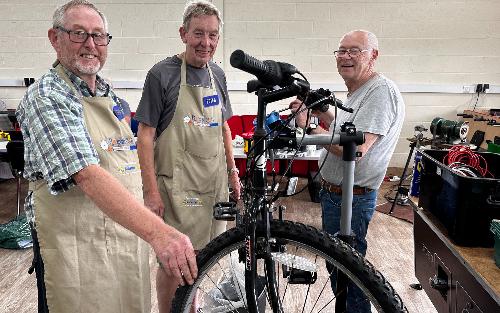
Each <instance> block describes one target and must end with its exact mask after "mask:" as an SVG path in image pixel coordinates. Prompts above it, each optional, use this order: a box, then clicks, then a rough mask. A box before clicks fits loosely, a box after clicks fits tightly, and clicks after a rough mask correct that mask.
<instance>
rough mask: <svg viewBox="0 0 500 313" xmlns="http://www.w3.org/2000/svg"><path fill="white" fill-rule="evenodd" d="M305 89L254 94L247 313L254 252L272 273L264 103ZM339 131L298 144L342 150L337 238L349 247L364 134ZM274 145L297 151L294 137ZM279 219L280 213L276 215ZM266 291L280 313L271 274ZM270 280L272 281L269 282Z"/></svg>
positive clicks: (252, 307) (253, 307)
mask: <svg viewBox="0 0 500 313" xmlns="http://www.w3.org/2000/svg"><path fill="white" fill-rule="evenodd" d="M305 88H307V89H308V88H309V85H308V84H304V82H302V83H295V82H294V83H292V84H291V85H289V86H286V87H283V88H281V89H278V90H273V89H270V88H260V89H258V91H257V96H258V111H257V123H256V126H255V131H254V137H253V142H254V146H253V147H252V149H253V151H254V155H255V159H254V167H255V170H254V171H253V175H252V177H251V179H252V188H253V189H252V191H253V197H252V199H251V200H250V202H249V203H248V205H247V203H245V207H246V209H245V211H244V215H243V222H244V225H245V226H244V227H245V290H246V299H247V305H248V311H249V312H251V313H253V312H257V295H256V294H255V283H256V275H255V273H256V270H257V268H256V266H257V262H256V259H257V256H256V254H257V251H259V252H262V253H263V255H264V257H263V258H264V259H265V264H266V269H268V270H270V269H271V270H273V271H274V261H273V259H272V257H271V248H272V244H273V243H272V242H271V236H270V221H271V219H272V218H273V217H272V212H270V211H269V210H268V209H269V207H270V204H271V203H268V202H267V200H266V195H267V175H266V161H267V159H266V155H265V151H266V148H267V147H266V145H267V144H268V143H270V142H271V141H270V140H268V139H266V138H267V135H268V134H267V131H266V129H265V119H266V106H267V104H269V103H271V102H274V101H278V100H282V99H285V98H288V97H292V96H296V95H298V94H300V93H303V92H304V89H305ZM342 130H345V131H344V132H341V134H340V135H335V136H333V137H332V135H330V134H324V135H305V136H303V137H302V141H301V142H300V144H302V145H324V146H328V145H330V144H332V145H337V144H338V145H340V146H342V147H343V157H342V158H343V163H344V170H343V175H344V176H343V182H342V209H341V225H340V233H339V236H338V237H340V239H342V240H343V241H345V242H346V243H348V244H349V245H351V246H352V243H353V236H352V231H351V216H352V200H353V184H354V166H355V160H356V157H357V153H356V147H357V145H360V144H362V143H363V142H364V135H363V133H361V132H357V131H356V129H355V127H354V125H352V124H350V125H347V127H346V128H345V129H344V127H343V129H342ZM274 140H275V141H276V142H277V143H274V144H273V146H278V147H282V148H285V147H288V148H297V147H298V145H297V138H296V137H286V136H285V137H283V136H281V137H280V136H278V138H275V139H274ZM259 213H260V218H261V220H262V221H263V222H264V223H265V225H266V229H267V234H266V238H265V242H264V243H263V245H262V244H261V245H260V246H258V244H260V243H257V242H256V236H255V230H256V224H257V219H258V218H259ZM280 218H281V212H280ZM261 250H263V251H261ZM266 276H267V277H268V279H267V288H268V291H269V293H270V294H269V298H270V300H271V301H270V302H271V306H272V309H273V312H281V309H280V308H281V306H280V303H279V297H278V296H277V292H276V286H275V283H276V281H275V279H274V272H273V273H266ZM342 276H343V275H339V277H338V285H339V284H347V278H346V277H345V276H344V277H342ZM269 277H272V279H269ZM345 300H346V293H343V294H342V295H338V298H337V303H336V309H338V310H339V311H340V312H342V311H344V310H345V304H346V303H345V302H346V301H345Z"/></svg>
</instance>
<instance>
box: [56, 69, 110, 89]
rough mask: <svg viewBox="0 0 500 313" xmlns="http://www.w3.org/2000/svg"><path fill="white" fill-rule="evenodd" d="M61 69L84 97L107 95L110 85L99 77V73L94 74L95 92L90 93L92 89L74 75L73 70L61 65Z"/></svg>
mask: <svg viewBox="0 0 500 313" xmlns="http://www.w3.org/2000/svg"><path fill="white" fill-rule="evenodd" d="M61 66H62V69H63V70H64V72H65V73H66V75H68V77H69V79H70V80H71V82H72V83H73V85H74V86H75V88H76V89H77V90H78V91H79V92H81V94H82V96H84V97H107V96H108V93H109V89H110V86H109V84H108V83H106V81H105V80H104V79H103V78H101V77H100V76H99V75H97V76H96V84H95V86H96V92H95V94H93V93H92V91H91V90H90V88H89V85H88V84H87V83H86V82H85V81H84V80H83V79H81V78H80V77H78V76H77V75H75V74H74V73H73V72H71V71H70V70H68V69H67V68H65V67H64V65H62V64H61Z"/></svg>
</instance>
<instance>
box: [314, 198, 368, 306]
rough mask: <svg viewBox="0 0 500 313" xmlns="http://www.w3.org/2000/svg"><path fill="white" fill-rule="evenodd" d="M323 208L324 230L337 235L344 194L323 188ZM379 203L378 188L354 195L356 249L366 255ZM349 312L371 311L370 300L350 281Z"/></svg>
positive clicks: (353, 221) (333, 287) (334, 282)
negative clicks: (368, 239) (370, 231)
mask: <svg viewBox="0 0 500 313" xmlns="http://www.w3.org/2000/svg"><path fill="white" fill-rule="evenodd" d="M319 196H320V201H321V209H322V213H323V219H322V220H323V230H324V231H326V232H327V233H329V234H332V235H335V234H336V233H337V232H339V231H340V212H341V205H342V196H341V195H337V194H335V193H331V192H328V191H326V190H323V189H321V191H320V193H319ZM376 203H377V190H372V191H371V192H369V193H366V194H364V195H354V196H353V199H352V219H351V229H352V232H353V234H354V236H355V244H354V245H355V247H354V248H355V249H356V250H357V251H358V252H360V253H361V254H362V255H363V256H364V255H366V248H367V243H366V232H367V230H368V224H369V223H370V220H371V219H372V216H373V212H374V211H375V206H376ZM334 274H335V273H333V275H331V285H332V289H333V290H334V291H335V290H336V282H337V279H336V275H334ZM347 312H349V313H351V312H352V313H354V312H357V313H358V312H359V313H365V312H371V311H370V302H369V301H368V299H367V298H366V297H365V295H364V294H363V292H362V291H361V289H359V288H358V287H356V286H354V285H353V284H352V283H349V293H348V296H347Z"/></svg>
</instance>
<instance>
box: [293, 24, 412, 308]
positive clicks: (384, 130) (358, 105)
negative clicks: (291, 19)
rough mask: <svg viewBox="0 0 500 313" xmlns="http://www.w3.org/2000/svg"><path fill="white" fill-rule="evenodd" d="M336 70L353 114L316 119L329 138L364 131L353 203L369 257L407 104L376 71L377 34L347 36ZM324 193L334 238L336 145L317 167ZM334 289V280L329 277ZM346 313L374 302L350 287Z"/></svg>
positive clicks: (326, 224)
mask: <svg viewBox="0 0 500 313" xmlns="http://www.w3.org/2000/svg"><path fill="white" fill-rule="evenodd" d="M335 57H336V60H337V69H338V71H339V74H340V75H341V76H342V78H343V79H344V82H345V84H346V86H347V90H348V95H347V100H346V102H345V106H346V107H349V108H352V109H353V113H347V112H344V111H341V110H338V112H337V116H334V114H333V113H332V112H331V111H328V112H325V113H321V112H315V111H313V114H314V115H316V116H317V117H319V119H320V120H321V121H322V122H323V123H324V124H325V125H329V129H330V130H329V131H330V133H331V132H333V131H335V133H336V134H338V133H339V132H340V126H341V125H342V124H343V123H344V122H352V123H353V124H354V125H355V126H356V129H357V130H359V131H362V132H364V134H365V143H364V144H362V145H360V146H358V152H361V153H362V156H361V157H360V158H359V159H358V160H357V161H356V164H355V171H354V189H353V193H354V195H353V202H352V220H351V229H352V231H353V235H354V236H355V243H354V244H355V249H356V250H358V251H359V252H360V253H361V254H363V255H365V254H366V249H367V244H366V239H365V237H366V232H367V229H368V224H369V222H370V220H371V218H372V216H373V212H374V210H375V206H376V200H377V191H378V188H379V187H380V185H381V183H382V180H383V178H384V176H385V172H386V170H387V166H388V165H389V161H390V159H391V156H392V153H393V152H394V148H395V147H396V143H397V141H398V138H399V134H400V132H401V127H402V124H403V119H404V111H405V107H404V102H403V98H402V97H401V94H400V92H399V90H398V88H397V86H396V85H395V84H394V82H392V81H391V80H389V79H387V78H386V77H385V76H383V75H381V74H379V73H377V72H375V71H374V69H373V67H374V64H375V60H376V59H377V57H378V41H377V38H376V37H375V35H374V34H372V33H370V32H367V31H362V30H357V31H351V32H349V33H347V34H345V35H344V36H343V37H342V39H341V41H340V44H339V48H338V50H337V51H335ZM301 105H302V103H301V102H300V101H299V100H295V101H293V102H292V103H291V104H290V108H291V109H292V111H294V112H295V111H297V110H298V109H299V108H300V106H301ZM306 118H307V114H306V111H304V112H302V113H299V114H298V116H297V117H296V122H297V125H298V126H300V127H302V128H305V126H306V125H307V121H306ZM327 132H328V131H327V130H325V129H322V128H321V127H317V128H315V129H309V132H308V133H312V134H320V133H327ZM323 162H324V166H323V168H322V169H321V177H322V189H321V191H320V200H321V208H322V213H323V229H324V230H325V231H326V232H328V233H330V234H335V233H337V232H338V231H339V230H340V211H341V206H342V194H341V193H342V189H341V184H342V179H343V177H342V176H343V163H342V147H340V146H338V145H333V146H331V147H329V148H328V150H326V149H325V150H324V151H323V153H322V155H321V158H320V161H319V164H320V166H321V164H323ZM331 281H332V288H333V289H334V290H335V284H336V278H335V276H334V275H332V277H331ZM347 311H348V312H361V313H363V312H371V311H370V303H369V301H367V299H366V298H365V296H364V293H363V292H362V291H361V290H359V288H357V287H354V286H353V287H349V294H348V297H347Z"/></svg>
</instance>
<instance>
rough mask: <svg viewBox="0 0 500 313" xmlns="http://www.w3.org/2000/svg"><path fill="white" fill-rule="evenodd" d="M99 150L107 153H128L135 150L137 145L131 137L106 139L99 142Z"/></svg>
mask: <svg viewBox="0 0 500 313" xmlns="http://www.w3.org/2000/svg"><path fill="white" fill-rule="evenodd" d="M101 148H102V149H103V150H106V151H109V152H113V151H129V150H137V145H136V144H135V138H133V137H123V138H106V139H104V140H102V141H101Z"/></svg>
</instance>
